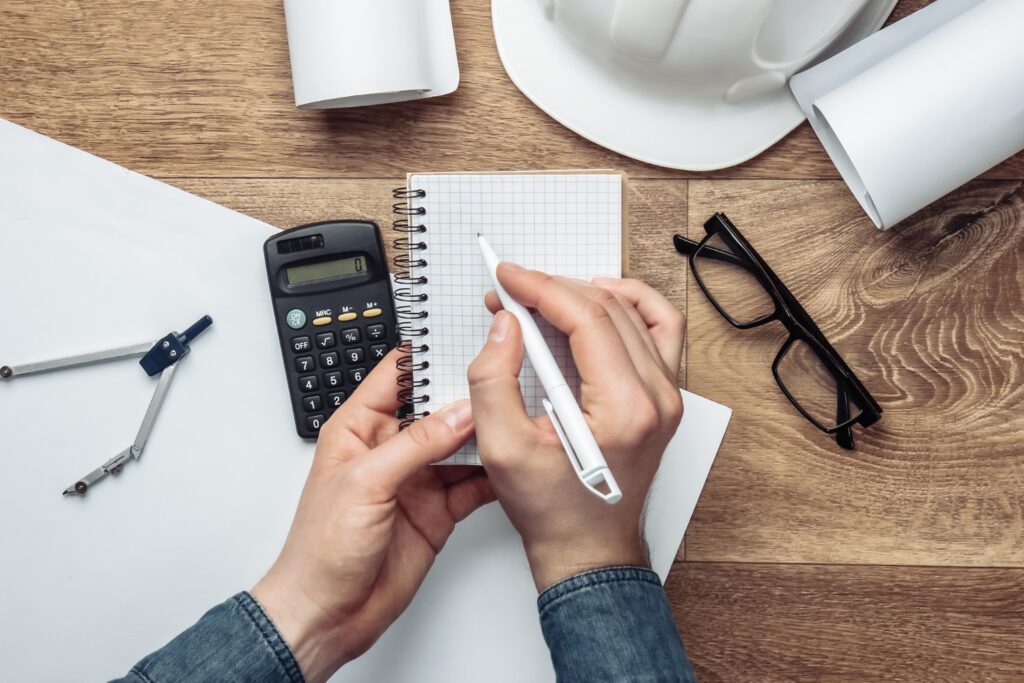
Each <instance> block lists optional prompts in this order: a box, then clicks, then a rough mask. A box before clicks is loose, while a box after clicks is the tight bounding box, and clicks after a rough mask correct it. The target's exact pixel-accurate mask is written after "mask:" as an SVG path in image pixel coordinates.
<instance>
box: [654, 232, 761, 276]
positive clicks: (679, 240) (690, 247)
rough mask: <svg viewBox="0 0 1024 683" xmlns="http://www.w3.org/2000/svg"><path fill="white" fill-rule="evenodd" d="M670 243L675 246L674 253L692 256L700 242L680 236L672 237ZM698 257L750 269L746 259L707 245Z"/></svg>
mask: <svg viewBox="0 0 1024 683" xmlns="http://www.w3.org/2000/svg"><path fill="white" fill-rule="evenodd" d="M672 242H673V243H674V244H675V246H676V251H678V252H679V253H680V254H692V253H693V252H695V251H697V249H698V248H699V247H700V242H694V241H693V240H691V239H687V238H685V237H683V236H682V235H673V236H672ZM700 255H701V256H702V257H707V258H713V259H715V260H717V261H725V262H726V263H731V264H733V265H734V266H739V267H741V268H746V269H747V270H750V268H751V266H750V264H749V263H747V261H746V259H742V258H740V257H739V256H737V255H736V254H733V253H731V252H728V251H723V250H721V249H715V248H714V247H709V246H707V245H705V246H704V248H703V249H701V250H700Z"/></svg>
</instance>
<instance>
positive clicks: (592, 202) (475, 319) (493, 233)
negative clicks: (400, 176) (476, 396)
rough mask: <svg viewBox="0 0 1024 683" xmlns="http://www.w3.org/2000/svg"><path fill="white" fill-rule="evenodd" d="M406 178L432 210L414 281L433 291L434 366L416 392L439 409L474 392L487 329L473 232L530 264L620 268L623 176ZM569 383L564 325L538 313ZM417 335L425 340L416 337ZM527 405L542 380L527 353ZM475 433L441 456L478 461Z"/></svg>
mask: <svg viewBox="0 0 1024 683" xmlns="http://www.w3.org/2000/svg"><path fill="white" fill-rule="evenodd" d="M409 188H410V189H413V190H416V189H418V190H423V191H424V192H425V196H423V197H421V198H416V199H413V200H411V201H412V206H413V207H418V208H423V209H424V210H425V211H426V213H424V214H423V215H422V216H418V217H416V218H418V219H419V220H420V222H421V223H422V224H423V225H425V226H426V228H427V230H426V232H425V233H422V234H421V235H420V236H421V237H422V238H423V239H422V241H423V242H425V243H426V245H427V248H426V249H425V250H424V251H421V252H416V254H417V256H419V255H422V257H423V258H424V259H425V260H426V261H427V265H426V266H424V267H421V268H417V269H415V271H414V272H415V274H416V275H423V276H425V277H426V278H427V283H426V284H424V285H420V286H417V287H415V288H414V290H415V291H416V292H417V293H423V294H426V295H427V300H426V301H424V302H423V304H422V305H423V307H424V308H425V310H427V311H428V312H429V315H428V317H427V318H426V319H425V321H424V322H425V326H426V327H427V328H428V329H429V332H428V333H427V335H426V336H425V337H423V338H422V341H423V343H425V344H426V345H427V346H428V347H429V350H427V351H426V352H424V353H422V354H419V355H418V356H417V359H418V360H425V361H427V362H428V363H429V367H427V368H426V369H424V370H422V371H420V372H418V373H416V374H417V379H420V378H426V379H429V381H430V383H429V384H428V385H427V386H424V387H422V388H421V389H419V392H420V393H422V394H426V395H428V396H429V397H430V399H429V401H427V402H426V403H425V404H424V405H423V409H424V410H428V411H430V412H435V411H437V410H439V409H440V408H442V407H443V406H445V405H446V404H448V403H450V402H451V401H455V400H458V399H460V398H468V397H469V384H468V382H467V380H466V369H467V367H468V366H469V364H470V362H472V360H473V358H475V357H476V354H477V353H478V352H479V350H480V348H481V347H482V346H483V344H484V342H485V341H486V339H487V332H488V330H489V329H490V325H491V318H492V316H491V314H490V313H489V312H488V310H487V309H486V307H485V306H484V294H485V293H486V292H487V290H489V289H492V288H493V286H492V282H491V276H490V274H489V273H488V272H487V268H486V267H485V265H484V261H483V256H482V255H481V254H480V247H479V245H478V243H477V240H476V234H477V233H478V232H479V233H480V234H482V235H484V236H485V237H486V238H487V240H488V241H489V242H490V243H491V246H492V247H494V251H495V252H497V254H498V257H499V258H500V259H502V260H504V261H512V262H515V263H518V264H519V265H521V266H524V267H526V268H535V269H538V270H543V271H545V272H547V273H551V274H555V275H564V276H566V277H574V278H581V279H585V280H589V279H591V278H594V277H620V276H621V275H622V177H621V176H620V175H618V174H612V173H595V174H573V173H565V174H557V173H552V174H493V175H460V174H451V175H440V174H438V175H433V174H423V175H412V176H410V177H409ZM535 319H536V320H537V323H538V326H539V327H540V329H541V332H542V333H543V334H544V337H545V339H547V341H548V345H549V346H550V347H551V351H552V353H553V354H554V356H555V359H556V360H557V361H558V363H559V365H560V366H561V367H562V371H563V373H565V377H566V380H567V381H568V382H569V385H570V386H573V387H576V390H577V394H578V388H579V375H578V373H577V372H576V367H575V365H574V364H573V362H572V357H571V354H570V353H569V348H568V340H567V339H566V337H565V335H563V334H562V333H560V332H559V331H558V330H556V329H554V327H552V326H551V325H549V324H548V323H547V322H546V321H545V320H543V319H542V318H541V317H540V316H535ZM416 341H420V338H417V340H416ZM519 382H520V385H521V386H522V389H523V399H524V401H525V403H526V409H527V412H529V413H530V415H532V416H536V415H539V414H541V413H543V412H544V408H543V405H542V403H541V400H542V399H543V398H544V388H543V387H542V386H541V384H540V382H539V381H538V379H537V376H536V374H535V373H534V371H533V368H532V367H531V366H530V361H529V359H526V360H525V361H524V362H523V370H522V372H521V373H520V376H519ZM479 462H480V460H479V458H478V457H477V450H476V441H475V440H471V441H470V442H469V443H468V444H466V446H464V447H463V448H462V449H461V450H460V451H458V452H457V453H455V454H454V455H453V456H452V457H451V458H449V459H448V460H446V461H444V464H479Z"/></svg>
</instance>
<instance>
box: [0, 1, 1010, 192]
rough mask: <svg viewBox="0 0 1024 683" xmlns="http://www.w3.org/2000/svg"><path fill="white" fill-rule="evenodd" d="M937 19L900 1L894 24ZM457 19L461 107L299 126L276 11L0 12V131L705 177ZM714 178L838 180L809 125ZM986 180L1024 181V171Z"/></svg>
mask: <svg viewBox="0 0 1024 683" xmlns="http://www.w3.org/2000/svg"><path fill="white" fill-rule="evenodd" d="M524 1H528V2H532V1H534V0H524ZM925 4H927V0H901V2H900V3H899V6H898V7H897V10H896V16H903V15H904V14H906V13H909V12H910V11H912V10H914V9H917V8H919V7H922V6H924V5H925ZM451 6H452V18H453V24H454V29H455V39H456V45H457V49H458V56H459V66H460V70H461V80H460V83H459V88H458V90H456V91H455V92H454V93H452V94H451V95H447V96H444V97H439V98H434V99H428V100H421V101H418V102H407V103H396V104H390V105H383V106H377V107H366V108H361V109H348V110H335V111H299V110H297V109H295V107H294V99H293V95H292V88H291V69H290V65H289V62H288V46H287V41H286V37H285V27H284V12H283V10H282V4H281V2H280V0H221V1H220V2H206V1H204V0H61V1H60V2H46V3H40V2H39V0H3V2H0V117H2V118H7V119H10V120H12V121H14V122H15V123H20V124H22V125H25V126H28V127H29V128H32V129H34V130H37V131H39V132H41V133H44V134H46V135H49V136H51V137H56V138H57V139H59V140H62V141H64V142H67V143H68V144H71V145H74V146H76V147H81V148H82V149H85V150H88V151H90V152H93V153H94V154H98V155H99V156H102V157H105V158H107V159H110V160H112V161H115V162H117V163H119V164H123V165H125V166H127V167H129V168H131V169H133V170H136V171H139V172H142V173H146V174H149V175H163V176H218V177H226V176H227V177H230V176H239V177H268V176H272V177H299V176H301V177H328V176H330V177H336V176H345V177H362V178H366V177H397V176H401V175H402V174H404V173H405V172H406V171H410V170H411V171H424V170H435V171H453V170H503V169H521V168H621V169H623V170H626V171H628V172H629V173H630V174H631V175H633V176H637V177H685V176H690V175H693V174H687V173H682V172H677V171H671V170H668V169H663V168H658V167H656V166H650V165H647V164H643V163H640V162H636V161H633V160H630V159H627V158H625V157H622V156H619V155H618V154H615V153H613V152H610V151H608V150H606V149H604V148H602V147H599V146H597V145H595V144H593V143H591V142H589V141H587V140H585V139H583V138H581V137H580V136H578V135H576V134H574V133H570V132H569V131H567V130H566V129H564V128H563V127H562V126H560V125H559V124H558V123H556V122H555V121H554V120H552V119H551V118H549V117H548V116H547V115H546V114H544V113H543V112H541V111H540V110H539V109H538V108H537V107H535V106H534V105H533V104H532V103H531V102H530V101H529V100H527V99H526V98H525V97H524V96H523V95H522V94H521V93H520V92H519V90H517V89H516V87H515V86H514V85H513V84H512V82H511V81H510V80H509V79H508V77H507V76H506V74H505V71H504V69H503V67H502V66H501V61H500V59H499V58H498V54H497V50H496V48H495V45H494V34H493V32H492V30H491V17H490V3H489V2H487V1H486V0H452V2H451ZM387 47H388V46H387V45H381V49H384V50H386V49H387ZM712 175H714V176H720V177H754V178H823V177H838V175H837V173H836V171H835V168H834V167H833V165H832V163H831V162H830V161H829V159H828V157H827V155H826V154H825V153H824V151H823V150H822V148H821V145H820V144H819V143H818V141H817V138H815V137H814V135H813V133H812V132H811V130H810V128H809V126H807V125H806V124H804V125H802V126H800V127H799V128H798V129H797V130H796V131H795V132H794V133H792V134H791V135H789V136H787V137H786V138H785V139H784V140H783V141H782V142H780V143H779V144H778V145H776V146H775V147H774V148H773V150H772V153H770V154H762V155H761V156H759V157H757V158H755V159H753V160H751V161H749V162H747V163H745V164H743V165H741V166H737V167H734V168H729V169H725V170H723V171H720V172H717V173H714V174H712ZM986 177H993V178H1019V177H1024V157H1018V158H1015V159H1013V160H1011V161H1009V162H1007V163H1005V164H1002V165H1001V166H999V167H998V168H996V169H993V170H992V171H990V172H989V173H988V174H986Z"/></svg>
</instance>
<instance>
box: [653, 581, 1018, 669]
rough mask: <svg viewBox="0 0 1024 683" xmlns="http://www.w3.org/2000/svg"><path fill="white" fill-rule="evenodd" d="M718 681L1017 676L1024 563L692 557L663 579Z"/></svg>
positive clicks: (692, 646)
mask: <svg viewBox="0 0 1024 683" xmlns="http://www.w3.org/2000/svg"><path fill="white" fill-rule="evenodd" d="M665 589H666V591H667V592H668V594H669V598H670V599H671V601H672V604H673V606H674V610H673V611H674V614H675V617H676V622H677V623H678V625H679V630H680V633H681V634H682V636H683V641H684V642H685V643H686V649H687V654H688V655H689V657H690V660H691V662H692V663H693V665H694V668H695V669H696V672H697V676H698V678H699V679H700V680H701V681H703V682H704V683H712V682H713V681H883V680H884V681H928V682H931V681H1019V680H1021V672H1022V671H1024V647H1021V643H1022V642H1024V640H1022V638H1024V570H1020V569H939V568H932V567H914V568H907V567H843V566H830V565H778V564H773V565H759V564H721V563H703V562H687V563H683V564H680V565H677V566H676V567H675V568H674V569H673V570H672V574H670V575H669V578H668V582H667V583H666V586H665Z"/></svg>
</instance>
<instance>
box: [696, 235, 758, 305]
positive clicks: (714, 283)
mask: <svg viewBox="0 0 1024 683" xmlns="http://www.w3.org/2000/svg"><path fill="white" fill-rule="evenodd" d="M712 250H717V251H720V252H722V251H724V252H728V253H730V254H734V255H735V256H738V257H739V256H740V254H737V253H736V252H735V251H734V250H733V249H731V248H730V247H729V246H728V245H727V243H726V242H725V240H723V239H722V237H721V236H720V235H718V234H716V235H714V236H712V237H711V239H709V240H708V241H707V242H705V243H704V245H703V246H702V247H701V248H700V249H698V250H697V251H696V253H695V254H694V256H693V269H694V274H695V275H696V276H697V277H698V278H699V279H700V281H701V283H702V284H703V285H704V287H705V289H706V290H707V294H708V297H710V298H711V299H713V300H714V302H715V304H717V305H718V307H719V308H721V309H722V310H723V311H724V312H725V313H726V314H727V315H728V316H729V317H731V318H732V319H733V320H735V321H736V322H738V323H740V324H741V325H745V324H747V323H752V322H755V321H757V320H761V319H762V318H765V317H767V316H770V315H771V314H772V313H774V312H775V302H774V301H772V298H771V296H770V295H769V294H768V292H766V291H765V289H764V287H762V286H761V283H760V281H759V280H758V279H757V278H756V277H755V276H754V274H753V273H752V272H750V271H749V270H748V269H746V268H744V267H743V266H740V265H737V264H735V263H730V262H728V261H724V260H722V259H719V258H714V257H713V256H712V255H713V254H714V252H713V251H712Z"/></svg>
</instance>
